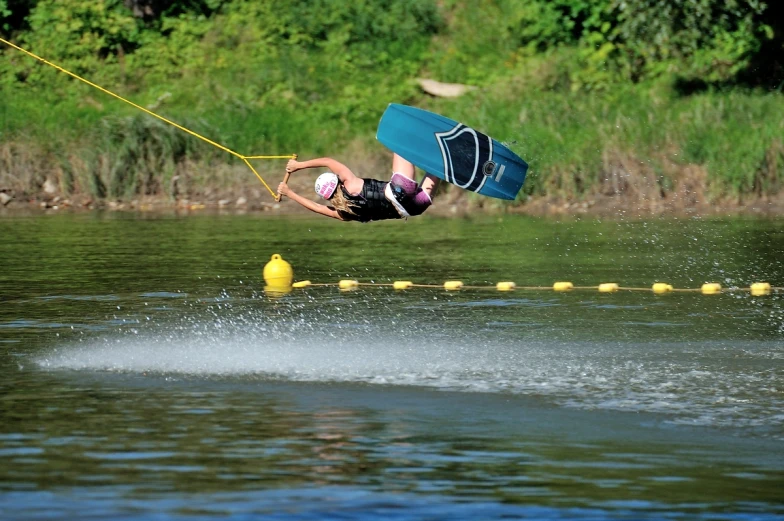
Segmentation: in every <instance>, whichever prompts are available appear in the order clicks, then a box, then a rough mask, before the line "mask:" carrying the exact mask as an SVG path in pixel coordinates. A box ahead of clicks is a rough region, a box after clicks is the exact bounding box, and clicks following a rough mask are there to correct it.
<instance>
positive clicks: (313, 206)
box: [278, 183, 343, 221]
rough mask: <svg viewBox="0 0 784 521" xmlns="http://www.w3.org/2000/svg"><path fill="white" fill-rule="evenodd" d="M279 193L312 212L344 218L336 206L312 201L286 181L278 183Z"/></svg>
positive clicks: (339, 218) (340, 219) (334, 217)
mask: <svg viewBox="0 0 784 521" xmlns="http://www.w3.org/2000/svg"><path fill="white" fill-rule="evenodd" d="M278 193H279V194H281V195H285V196H286V197H288V198H289V199H291V200H292V201H294V202H295V203H297V204H299V205H300V206H304V207H305V208H307V209H308V210H310V211H311V212H315V213H318V214H321V215H326V216H327V217H332V218H333V219H337V220H339V221H342V220H343V217H341V215H340V213H338V211H337V210H335V209H334V208H330V207H328V206H324V205H323V204H319V203H317V202H314V201H311V200H310V199H305V198H304V197H302V196H301V195H299V194H297V193H296V192H294V191H293V190H292V189H291V188H289V187H288V185H287V184H286V183H280V185H278Z"/></svg>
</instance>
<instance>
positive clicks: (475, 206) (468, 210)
mask: <svg viewBox="0 0 784 521" xmlns="http://www.w3.org/2000/svg"><path fill="white" fill-rule="evenodd" d="M314 200H315V198H314ZM100 211H109V212H136V213H146V214H177V215H197V214H204V213H208V214H216V213H217V214H238V215H241V214H269V215H282V216H285V215H291V216H295V215H308V214H310V215H314V214H312V213H311V212H310V211H308V210H306V209H305V208H303V207H301V206H300V205H298V204H296V203H293V202H291V201H289V200H287V199H285V198H284V199H283V200H282V201H281V202H276V201H275V200H274V199H272V197H271V196H270V197H267V198H266V199H264V200H249V199H246V198H243V197H239V198H237V199H234V200H229V199H225V198H224V199H219V200H215V199H208V198H199V197H194V198H192V199H178V200H176V201H173V200H171V199H170V198H166V197H143V198H136V199H132V200H103V201H93V200H92V199H90V198H89V197H86V196H76V197H70V198H65V197H58V196H55V197H32V198H28V199H25V200H23V201H19V200H16V199H12V200H11V201H8V202H7V204H4V205H0V218H2V217H12V216H19V215H36V214H57V213H89V212H100ZM497 214H511V215H529V216H532V217H565V216H566V217H568V216H585V217H595V218H647V217H650V218H653V217H663V218H666V217H672V218H683V217H719V216H737V217H743V216H746V217H748V216H759V217H770V218H773V217H781V216H784V197H780V196H779V197H774V198H771V197H755V198H753V199H748V200H745V201H738V200H728V199H725V200H719V201H712V202H710V203H699V204H691V205H684V204H679V202H678V201H671V200H667V199H666V198H662V199H659V200H639V199H636V198H630V197H625V196H623V195H620V196H605V195H597V196H593V197H586V198H584V199H582V200H579V201H574V200H571V201H570V200H565V199H562V198H557V197H534V198H530V199H529V200H528V201H526V202H525V203H523V204H515V205H512V204H509V203H504V202H499V201H494V200H489V201H486V200H481V198H478V197H475V196H462V195H458V196H453V195H452V194H446V195H445V196H443V197H439V198H436V200H435V201H434V203H433V206H432V207H431V208H430V209H428V211H427V214H426V215H429V216H438V217H467V216H470V215H497Z"/></svg>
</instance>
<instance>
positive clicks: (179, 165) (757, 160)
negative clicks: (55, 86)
mask: <svg viewBox="0 0 784 521" xmlns="http://www.w3.org/2000/svg"><path fill="white" fill-rule="evenodd" d="M226 89H227V90H228V86H227V87H226ZM173 91H174V92H173V93H172V95H171V96H170V97H168V98H167V101H166V103H165V104H164V106H163V107H161V108H158V109H157V110H159V112H162V113H163V114H165V115H166V116H167V117H170V118H171V119H173V120H175V121H177V122H179V123H181V124H184V125H185V126H186V127H188V128H191V129H193V130H195V131H197V132H199V133H201V134H203V135H205V136H206V137H208V138H210V139H213V140H215V141H217V142H219V143H221V144H224V145H225V146H228V147H229V148H231V149H232V150H235V151H237V152H239V153H242V154H248V155H251V154H288V153H294V152H296V153H299V154H300V156H302V157H310V156H316V155H326V154H331V155H336V156H339V157H341V159H343V160H345V161H346V162H348V163H351V161H352V157H351V155H359V156H362V157H380V156H383V155H384V154H385V152H384V149H383V148H382V147H381V146H380V145H378V144H373V139H372V137H373V135H374V133H375V126H376V124H377V121H378V118H379V117H380V115H381V112H382V111H383V108H384V107H385V106H386V103H387V102H389V101H403V102H408V103H411V104H416V105H419V106H422V107H424V108H428V109H430V110H433V111H436V112H439V113H443V114H445V115H447V116H450V117H452V118H454V119H458V120H460V121H462V122H464V123H466V124H469V125H471V126H474V127H476V128H478V129H480V130H483V131H485V132H486V133H488V134H490V135H492V136H494V137H495V138H496V139H498V140H500V141H503V142H505V143H506V144H508V145H509V146H510V147H511V148H512V149H513V150H514V151H516V152H517V153H519V154H520V155H521V156H522V157H523V158H525V159H526V160H527V161H528V162H529V163H530V167H531V168H530V173H529V177H528V180H527V181H526V184H525V187H524V193H523V194H522V197H523V198H525V197H526V196H530V195H553V196H559V197H565V198H579V197H583V196H585V195H587V194H591V193H596V192H602V191H605V192H606V191H609V192H613V191H615V192H618V191H624V190H627V189H629V188H630V184H633V183H634V182H638V183H639V182H644V183H655V184H656V185H657V186H658V189H661V190H663V191H665V192H666V191H667V190H669V189H671V188H672V187H673V186H674V185H676V184H677V183H678V181H679V179H678V176H679V171H681V170H682V169H684V168H687V167H691V166H698V167H700V168H701V169H703V170H704V171H705V172H706V175H707V179H706V183H707V189H708V192H709V193H708V195H710V196H712V197H721V196H742V195H745V194H756V195H761V194H770V193H775V192H776V191H777V190H778V189H779V188H780V185H781V179H782V176H784V96H783V95H781V94H778V93H761V92H744V91H737V90H736V91H729V92H706V93H703V94H697V95H692V96H688V97H679V96H677V95H676V94H675V93H674V92H673V91H672V90H671V89H669V88H668V87H667V86H666V85H663V84H655V85H645V86H637V87H635V88H626V89H623V90H617V91H614V92H611V93H577V94H575V93H567V92H557V91H541V90H536V89H531V90H526V89H525V88H520V87H519V86H518V87H514V88H510V87H507V86H505V85H504V84H499V85H497V86H493V87H487V88H484V89H481V90H479V91H475V92H474V93H471V94H469V95H467V96H465V97H463V98H460V99H457V100H441V99H434V98H425V97H423V96H422V95H420V94H416V93H415V92H412V94H411V95H410V96H408V97H407V98H406V99H403V100H400V99H391V100H388V99H379V100H377V102H376V103H375V105H377V106H373V107H372V108H373V110H371V109H370V108H368V107H364V108H362V109H361V110H360V109H357V110H344V109H340V110H338V109H336V108H335V107H330V105H329V103H328V102H327V101H325V102H324V103H322V104H317V105H314V106H312V107H302V106H300V105H296V104H291V105H289V104H286V103H267V104H265V105H263V106H258V105H254V104H252V103H247V102H242V101H239V98H232V97H231V96H228V97H223V98H221V97H217V96H216V97H212V98H211V97H209V96H200V98H199V100H198V102H197V101H196V100H195V99H193V95H192V94H191V95H189V94H188V93H186V92H183V91H177V90H174V89H173ZM99 94H100V93H99ZM39 95H40V93H33V92H30V93H26V92H23V91H21V92H18V93H17V94H16V95H15V97H14V99H12V100H8V99H5V100H3V101H0V115H2V120H1V121H0V138H2V142H3V143H5V144H6V146H9V144H11V143H12V144H13V146H14V147H15V150H16V151H17V152H16V153H15V155H14V157H15V159H14V161H15V162H16V163H15V164H14V166H13V167H12V166H11V165H10V163H9V160H8V159H7V157H8V154H6V155H5V156H4V157H6V159H3V158H2V157H0V173H2V174H3V176H2V177H0V179H2V182H3V183H6V184H9V183H11V181H9V179H11V178H13V177H14V176H17V178H16V180H15V181H13V184H14V185H15V186H16V187H24V190H27V191H30V192H34V191H35V190H36V187H37V186H40V184H41V183H42V179H44V178H46V177H47V176H48V177H53V178H55V179H56V180H58V181H59V182H60V185H61V188H62V189H63V191H65V192H74V191H75V192H80V191H81V192H89V193H90V194H92V195H93V196H94V197H118V198H127V197H132V196H134V195H155V194H164V195H177V194H174V193H173V192H172V191H173V184H172V179H173V178H174V177H175V176H177V175H179V176H180V178H183V177H186V178H188V179H189V185H190V186H192V187H201V188H200V189H201V190H205V189H208V188H210V187H211V184H212V183H216V182H220V183H221V184H222V185H224V186H212V187H211V188H213V189H228V188H232V186H231V185H232V184H233V183H234V182H235V181H234V180H233V179H232V178H231V177H226V176H223V177H216V176H213V175H211V174H210V171H211V170H215V169H216V168H222V167H224V166H227V165H228V166H230V165H232V164H236V163H237V161H236V160H235V159H234V158H233V157H232V156H231V155H230V154H227V153H225V152H223V151H220V150H218V149H216V148H213V147H211V146H209V145H207V144H205V143H203V142H201V141H199V140H197V139H195V138H193V137H190V136H188V135H187V134H185V133H183V132H181V131H179V130H177V129H176V128H174V127H171V126H168V125H166V124H165V123H162V122H159V121H158V120H156V119H154V118H151V117H150V116H147V115H144V114H141V113H139V114H137V113H136V112H135V111H134V109H132V108H130V107H127V106H125V105H124V104H122V103H120V102H118V101H116V100H113V99H111V98H108V97H106V96H104V98H100V97H98V96H95V95H94V93H93V92H89V91H86V92H84V93H83V97H82V98H81V99H79V98H75V99H70V100H66V101H60V102H54V101H53V100H51V99H47V96H46V95H43V96H41V97H39ZM42 98H43V99H42ZM85 100H88V101H85ZM193 108H197V110H192V109H193ZM357 143H362V146H361V147H360V149H359V150H358V148H357ZM349 149H350V155H348V154H347V152H349ZM20 150H27V151H28V152H25V154H27V155H28V156H30V157H33V156H35V157H39V158H40V157H42V156H43V157H44V158H46V161H44V162H41V161H38V162H36V163H35V164H34V165H33V164H31V165H30V169H31V170H30V171H29V172H26V171H25V170H24V169H20V168H19V164H18V162H19V158H20V157H21V156H22V155H24V154H20V152H19V151H20ZM32 151H34V152H32ZM278 166H280V165H278ZM42 167H43V168H44V169H49V171H45V172H44V173H43V174H42V173H41V171H40V170H41V168H42ZM11 170H13V172H11ZM19 176H21V177H22V178H21V179H20V178H18V177H19ZM619 176H620V177H622V178H623V179H620V178H619ZM635 180H636V181H635ZM236 182H238V183H244V182H245V179H242V180H241V181H239V180H238V181H236ZM0 188H3V187H0Z"/></svg>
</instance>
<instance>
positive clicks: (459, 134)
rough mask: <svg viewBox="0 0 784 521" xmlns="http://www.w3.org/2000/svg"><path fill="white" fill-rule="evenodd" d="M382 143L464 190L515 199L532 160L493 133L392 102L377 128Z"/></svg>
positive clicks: (430, 172)
mask: <svg viewBox="0 0 784 521" xmlns="http://www.w3.org/2000/svg"><path fill="white" fill-rule="evenodd" d="M376 139H378V140H379V141H380V142H381V143H382V144H383V145H384V146H386V147H387V148H388V149H390V150H391V151H392V152H394V153H396V154H398V155H399V156H401V157H403V158H404V159H406V160H408V161H410V162H411V163H413V164H414V165H416V166H417V167H419V168H421V169H422V170H424V171H425V172H427V173H429V174H432V175H434V176H436V177H439V178H441V179H443V180H444V181H446V182H448V183H452V184H454V185H456V186H459V187H460V188H463V189H465V190H471V191H472V192H476V193H478V194H482V195H486V196H488V197H496V198H498V199H509V200H511V199H514V198H515V197H517V193H518V192H519V191H520V188H522V186H523V182H524V181H525V175H526V173H527V172H528V163H526V162H525V161H523V160H522V159H521V158H520V157H519V156H518V155H517V154H515V153H514V152H512V151H511V150H509V148H507V147H506V146H504V145H502V144H501V143H499V142H498V141H496V140H495V139H493V138H491V137H490V136H487V135H486V134H483V133H481V132H479V131H477V130H474V129H473V128H471V127H467V126H466V125H463V124H462V123H458V122H457V121H454V120H451V119H449V118H446V117H444V116H441V115H439V114H434V113H433V112H428V111H426V110H422V109H418V108H415V107H409V106H407V105H399V104H397V103H390V105H389V106H388V107H387V109H386V110H385V111H384V114H383V115H382V116H381V121H380V123H379V125H378V131H377V132H376Z"/></svg>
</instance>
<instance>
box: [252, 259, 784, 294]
mask: <svg viewBox="0 0 784 521" xmlns="http://www.w3.org/2000/svg"><path fill="white" fill-rule="evenodd" d="M263 275H264V282H265V284H266V286H265V289H267V290H268V291H270V292H272V293H287V292H289V291H291V290H292V289H302V288H307V287H326V286H337V287H338V288H339V289H340V290H342V291H351V290H355V289H358V288H360V287H388V288H392V289H394V290H397V291H404V290H409V289H415V288H436V289H444V290H446V291H459V290H494V291H557V292H568V291H578V290H590V291H598V292H599V293H616V292H618V291H648V292H653V293H654V294H656V295H664V294H667V293H701V294H703V295H718V294H720V293H732V292H735V293H737V292H746V293H751V295H753V296H755V297H761V296H764V295H770V294H771V293H773V292H781V291H784V287H775V286H772V285H771V284H770V283H769V282H754V283H753V284H751V285H750V286H748V287H730V288H723V287H722V286H721V284H719V283H718V282H706V283H705V284H703V285H702V286H700V287H699V288H675V287H673V285H672V284H668V283H666V282H656V283H654V284H653V285H652V286H651V287H649V288H639V287H626V286H621V285H620V284H618V283H617V282H603V283H601V284H599V285H596V286H575V285H574V284H573V283H572V282H568V281H559V282H555V283H554V284H553V285H552V286H522V285H521V286H518V285H517V284H516V283H515V282H513V281H501V282H497V283H496V284H495V285H484V286H482V285H478V286H477V285H468V284H464V283H463V281H461V280H447V281H446V282H444V283H442V284H416V283H414V282H413V281H410V280H396V281H394V282H386V283H384V282H360V281H358V280H354V279H342V280H339V281H338V282H320V283H313V282H311V281H309V280H302V281H297V282H294V270H293V269H292V267H291V264H289V263H288V262H286V261H285V260H283V258H282V257H281V256H280V255H279V254H277V253H276V254H274V255H273V256H272V258H271V259H270V261H269V262H268V263H267V264H266V265H265V266H264V273H263Z"/></svg>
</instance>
